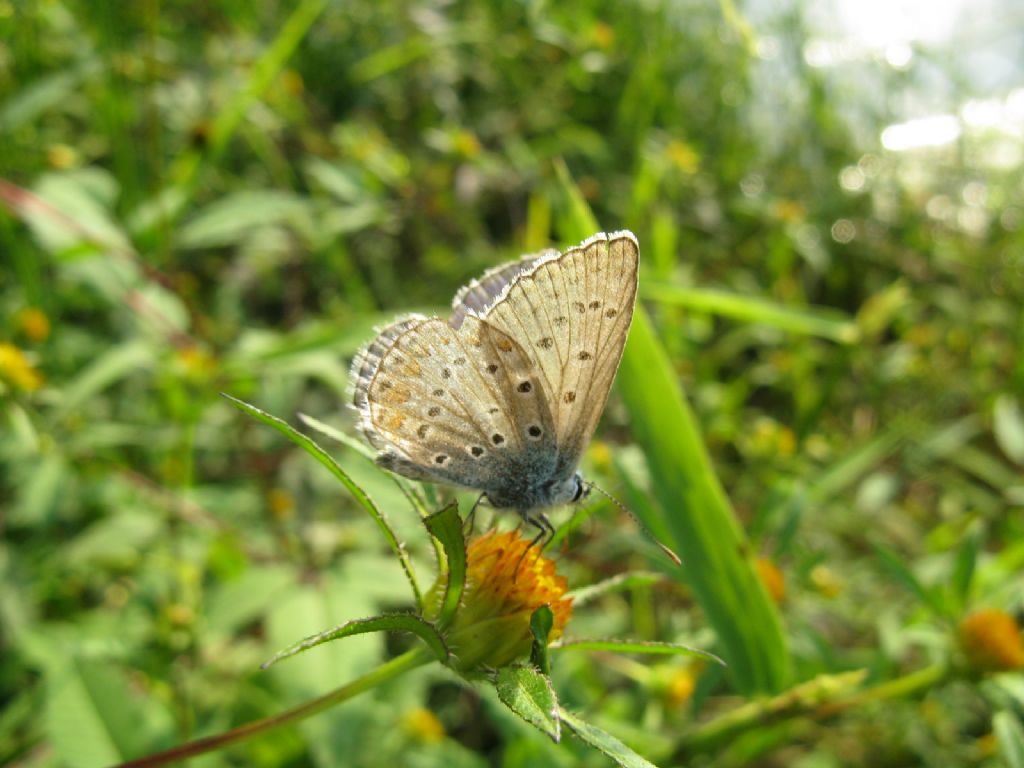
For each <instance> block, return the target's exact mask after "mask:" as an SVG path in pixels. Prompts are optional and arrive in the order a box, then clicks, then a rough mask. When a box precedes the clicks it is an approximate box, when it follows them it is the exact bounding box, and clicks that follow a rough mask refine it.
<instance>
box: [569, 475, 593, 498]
mask: <svg viewBox="0 0 1024 768" xmlns="http://www.w3.org/2000/svg"><path fill="white" fill-rule="evenodd" d="M573 479H574V480H575V481H576V492H575V493H574V494H573V495H572V500H573V501H574V502H576V501H579V500H580V499H582V498H583V497H584V496H586V495H587V492H588V491H589V490H590V488H589V486H587V485H585V484H584V483H583V478H581V477H580V476H579V475H576V477H574V478H573Z"/></svg>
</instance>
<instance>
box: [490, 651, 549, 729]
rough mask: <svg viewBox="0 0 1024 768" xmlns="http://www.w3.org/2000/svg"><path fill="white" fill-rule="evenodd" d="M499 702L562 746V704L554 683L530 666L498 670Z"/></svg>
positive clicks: (496, 680) (496, 682)
mask: <svg viewBox="0 0 1024 768" xmlns="http://www.w3.org/2000/svg"><path fill="white" fill-rule="evenodd" d="M494 688H495V690H496V691H497V692H498V698H499V699H501V701H502V703H503V704H504V705H505V706H506V707H508V708H509V709H511V710H512V711H513V712H514V713H515V714H517V715H518V716H519V717H521V718H522V719H523V720H525V721H526V722H527V723H529V724H530V725H532V726H534V727H535V728H537V729H538V730H540V731H541V732H542V733H544V734H546V735H547V736H549V737H550V738H551V740H552V741H554V742H556V743H557V742H558V741H559V739H561V737H562V729H561V723H560V720H559V716H558V700H557V699H556V698H555V690H554V688H552V687H551V680H550V679H548V677H547V676H546V675H544V674H542V673H541V672H539V671H538V670H536V669H535V668H533V667H531V666H528V665H513V666H508V667H502V668H501V669H499V670H498V674H497V677H496V679H495V681H494Z"/></svg>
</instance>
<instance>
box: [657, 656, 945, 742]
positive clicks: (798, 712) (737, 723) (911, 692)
mask: <svg viewBox="0 0 1024 768" xmlns="http://www.w3.org/2000/svg"><path fill="white" fill-rule="evenodd" d="M950 673H951V669H950V667H949V666H948V665H946V664H934V665H932V666H929V667H925V668H924V669H920V670H917V671H916V672H912V673H910V674H908V675H904V676H903V677H899V678H896V679H895V680H889V681H886V682H884V683H879V684H878V685H876V686H873V687H871V688H866V689H862V690H855V689H856V688H857V686H859V685H860V683H861V682H862V681H863V679H864V677H865V675H866V672H865V671H864V670H857V671H854V672H845V673H840V674H837V675H824V676H822V677H819V678H816V679H814V680H810V681H808V682H806V683H802V684H800V685H798V686H796V687H795V688H791V689H790V690H788V691H785V692H783V693H781V694H779V695H778V696H775V697H773V698H770V699H763V700H759V701H751V702H748V703H747V704H743V705H741V706H739V707H737V708H735V709H733V710H731V711H730V712H727V713H725V714H724V715H722V716H720V717H718V718H717V719H715V720H712V721H711V722H709V723H705V724H704V725H702V726H699V727H698V728H696V729H694V730H693V731H691V732H690V733H689V734H688V735H686V736H685V737H684V738H683V740H682V742H681V744H680V747H679V751H678V753H677V757H678V758H682V757H684V756H691V755H694V754H697V753H700V752H706V751H708V750H710V749H712V748H714V747H716V746H718V745H719V744H721V743H723V742H725V741H728V740H730V739H734V738H736V737H737V736H738V735H739V734H741V733H744V732H746V731H748V730H750V729H752V728H757V727H760V726H763V725H765V724H766V723H770V722H778V721H779V720H784V719H793V718H800V717H802V718H807V717H810V718H814V719H816V720H821V719H825V718H829V717H833V716H835V715H838V714H839V713H841V712H844V711H846V710H848V709H851V708H854V707H857V706H861V705H864V704H867V703H869V702H873V701H883V700H886V699H895V698H910V697H913V696H917V695H919V694H921V693H923V692H925V691H927V690H929V689H930V688H933V687H935V686H936V685H939V684H941V683H942V682H944V681H945V680H947V679H948V678H949V676H950Z"/></svg>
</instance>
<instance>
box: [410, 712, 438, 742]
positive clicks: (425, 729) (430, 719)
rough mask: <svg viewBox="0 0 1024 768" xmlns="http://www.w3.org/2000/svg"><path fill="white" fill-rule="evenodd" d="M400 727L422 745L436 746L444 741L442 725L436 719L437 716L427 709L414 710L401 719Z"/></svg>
mask: <svg viewBox="0 0 1024 768" xmlns="http://www.w3.org/2000/svg"><path fill="white" fill-rule="evenodd" d="M402 721H403V722H402V725H403V726H404V727H405V730H406V732H407V733H408V734H409V735H410V736H412V737H413V738H414V739H416V740H417V741H421V742H423V743H424V744H436V743H437V742H439V741H444V737H445V735H446V734H445V730H444V724H443V723H442V722H441V721H440V720H438V719H437V715H435V714H434V713H433V712H431V711H430V710H429V709H424V708H422V707H420V708H418V709H414V710H412V711H411V712H409V713H407V714H406V715H405V717H403V718H402Z"/></svg>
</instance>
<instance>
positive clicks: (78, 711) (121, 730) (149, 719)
mask: <svg viewBox="0 0 1024 768" xmlns="http://www.w3.org/2000/svg"><path fill="white" fill-rule="evenodd" d="M44 722H45V727H46V732H47V735H48V741H49V743H50V746H51V747H52V748H53V750H54V752H55V753H56V755H57V757H58V762H59V763H60V764H61V765H66V766H70V767H71V768H77V767H78V766H81V768H93V766H97V765H112V764H115V763H120V762H121V761H123V760H126V759H128V758H130V757H135V756H137V755H140V754H144V753H146V752H147V751H148V750H149V749H151V748H152V747H153V745H154V743H155V741H157V740H158V739H160V740H162V738H163V737H166V736H167V735H169V733H170V732H171V729H172V722H171V718H170V717H169V715H168V713H167V712H166V711H165V710H163V709H162V708H160V707H158V706H157V704H156V701H155V700H154V699H146V698H144V697H143V696H141V695H140V694H139V692H138V691H137V690H133V688H132V686H130V685H129V684H128V680H127V679H126V678H125V677H124V676H123V675H122V674H121V673H120V671H119V670H118V669H117V668H115V667H114V666H112V665H111V664H109V663H106V662H102V661H98V660H94V659H81V658H77V657H72V658H71V659H69V660H68V662H67V663H66V664H65V665H63V666H62V667H61V668H60V669H55V670H51V672H49V673H48V674H47V696H46V709H45V713H44Z"/></svg>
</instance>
